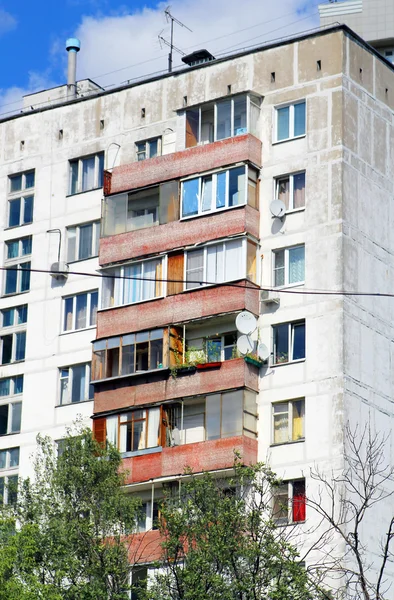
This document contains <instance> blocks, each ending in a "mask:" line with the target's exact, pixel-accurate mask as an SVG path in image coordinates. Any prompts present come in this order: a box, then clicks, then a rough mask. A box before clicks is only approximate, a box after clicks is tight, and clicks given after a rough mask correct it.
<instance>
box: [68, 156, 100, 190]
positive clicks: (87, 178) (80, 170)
mask: <svg viewBox="0 0 394 600" xmlns="http://www.w3.org/2000/svg"><path fill="white" fill-rule="evenodd" d="M103 172H104V152H99V153H98V154H93V155H92V156H85V157H84V158H78V159H76V160H70V194H78V193H79V192H87V191H89V190H94V189H95V188H100V187H103Z"/></svg>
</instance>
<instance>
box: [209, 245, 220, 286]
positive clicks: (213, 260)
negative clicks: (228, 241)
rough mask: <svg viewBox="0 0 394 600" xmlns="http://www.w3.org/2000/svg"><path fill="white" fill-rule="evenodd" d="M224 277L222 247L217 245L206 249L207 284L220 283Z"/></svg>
mask: <svg viewBox="0 0 394 600" xmlns="http://www.w3.org/2000/svg"><path fill="white" fill-rule="evenodd" d="M223 275H224V245H223V244H217V245H214V246H208V248H207V274H206V281H207V282H208V283H220V282H222V281H223Z"/></svg>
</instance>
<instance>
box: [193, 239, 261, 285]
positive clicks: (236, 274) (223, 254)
mask: <svg viewBox="0 0 394 600" xmlns="http://www.w3.org/2000/svg"><path fill="white" fill-rule="evenodd" d="M249 246H250V247H251V252H253V253H254V256H255V255H256V249H255V246H254V244H252V243H251V242H249V241H248V242H247V240H246V238H238V239H233V240H227V241H225V242H221V243H220V244H212V245H209V246H204V247H203V248H199V249H197V250H188V251H187V252H186V260H185V263H186V274H185V279H186V284H185V288H186V289H187V290H190V289H193V288H196V287H201V286H202V285H208V284H215V283H221V282H223V281H235V280H237V279H245V278H246V277H247V276H248V277H249V275H251V276H252V278H253V274H248V275H247V257H246V251H247V250H248V252H249Z"/></svg>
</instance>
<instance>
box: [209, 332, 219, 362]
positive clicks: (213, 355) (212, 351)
mask: <svg viewBox="0 0 394 600" xmlns="http://www.w3.org/2000/svg"><path fill="white" fill-rule="evenodd" d="M206 348H207V362H220V361H221V355H222V340H221V338H212V339H210V340H207V342H206Z"/></svg>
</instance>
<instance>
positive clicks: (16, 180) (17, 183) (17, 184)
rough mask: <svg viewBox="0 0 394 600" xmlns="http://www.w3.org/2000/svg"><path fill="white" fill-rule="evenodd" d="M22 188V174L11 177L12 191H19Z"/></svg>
mask: <svg viewBox="0 0 394 600" xmlns="http://www.w3.org/2000/svg"><path fill="white" fill-rule="evenodd" d="M21 189H22V175H13V176H12V177H10V192H11V193H12V192H19V190H21Z"/></svg>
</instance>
